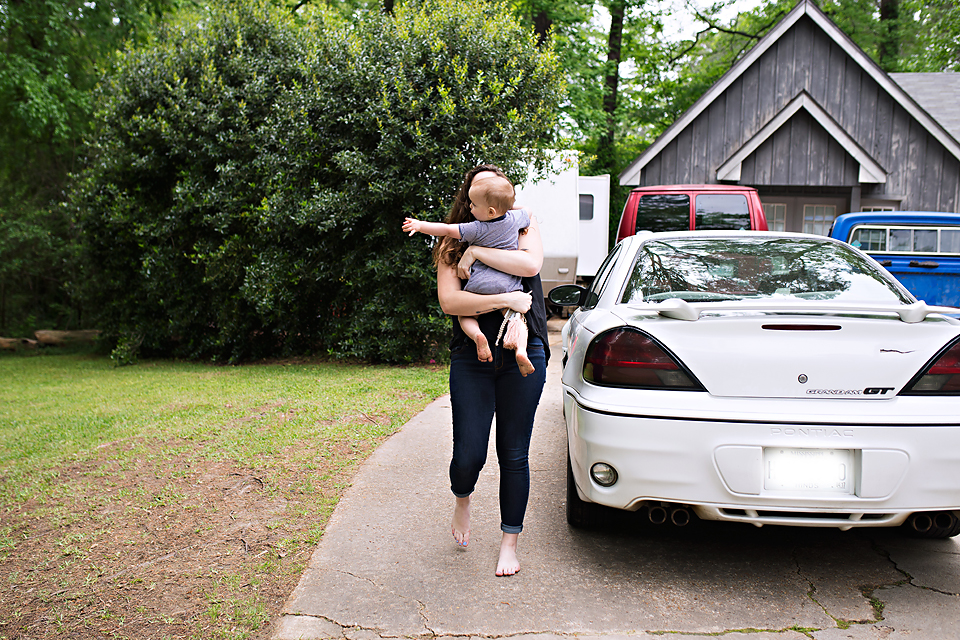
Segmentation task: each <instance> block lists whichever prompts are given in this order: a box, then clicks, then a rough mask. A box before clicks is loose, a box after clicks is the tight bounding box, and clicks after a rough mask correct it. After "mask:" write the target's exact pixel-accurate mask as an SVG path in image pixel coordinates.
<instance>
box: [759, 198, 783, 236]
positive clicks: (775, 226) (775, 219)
mask: <svg viewBox="0 0 960 640" xmlns="http://www.w3.org/2000/svg"><path fill="white" fill-rule="evenodd" d="M763 215H765V216H766V217H767V228H768V229H770V231H786V230H787V205H786V204H784V203H780V202H774V203H771V204H766V203H764V205H763Z"/></svg>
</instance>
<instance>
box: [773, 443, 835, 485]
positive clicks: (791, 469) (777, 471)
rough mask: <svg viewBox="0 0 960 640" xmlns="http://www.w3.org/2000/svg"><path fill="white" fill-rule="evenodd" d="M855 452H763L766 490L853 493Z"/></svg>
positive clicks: (791, 450)
mask: <svg viewBox="0 0 960 640" xmlns="http://www.w3.org/2000/svg"><path fill="white" fill-rule="evenodd" d="M853 453H854V452H853V450H852V449H788V448H785V447H767V448H764V450H763V472H764V473H763V488H764V489H765V490H767V491H804V492H812V493H841V494H842V493H853V489H854V480H853Z"/></svg>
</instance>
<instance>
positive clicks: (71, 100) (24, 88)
mask: <svg viewBox="0 0 960 640" xmlns="http://www.w3.org/2000/svg"><path fill="white" fill-rule="evenodd" d="M173 5H174V0H113V1H112V2H82V1H80V0H73V1H64V0H29V1H27V0H0V122H2V123H3V126H2V127H0V331H2V332H5V333H6V332H11V333H15V334H16V333H25V332H27V331H28V330H29V329H30V328H31V327H32V328H37V327H36V326H35V325H36V324H38V323H50V324H53V325H58V326H65V325H70V324H77V323H79V322H80V321H81V318H80V317H79V307H78V306H77V304H76V301H75V300H74V298H73V296H72V287H71V284H70V281H71V278H72V268H73V267H72V264H73V247H74V234H73V229H72V225H71V224H70V219H69V217H68V215H67V213H66V210H65V209H64V208H62V207H61V206H60V205H61V204H62V203H63V202H64V200H65V190H66V188H67V182H68V176H69V174H70V172H72V171H75V170H77V169H78V168H79V166H80V163H81V161H82V152H81V150H82V144H81V141H82V138H83V136H84V135H85V134H86V133H87V132H88V131H89V130H90V122H91V114H92V102H91V91H92V89H93V87H94V85H95V84H96V82H97V80H98V78H99V77H100V74H101V73H102V72H103V70H104V69H106V68H108V67H109V62H110V57H111V55H112V53H113V52H114V51H115V50H116V49H117V48H118V47H119V46H120V44H121V42H123V41H124V40H126V39H135V40H143V39H145V38H146V37H147V35H148V34H149V32H150V30H151V29H152V27H153V25H154V23H155V21H156V20H157V19H158V17H159V16H161V15H162V14H163V13H164V12H166V11H168V10H170V9H171V8H172V7H173Z"/></svg>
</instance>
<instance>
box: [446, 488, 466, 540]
mask: <svg viewBox="0 0 960 640" xmlns="http://www.w3.org/2000/svg"><path fill="white" fill-rule="evenodd" d="M450 532H451V533H452V534H453V539H454V540H456V541H457V544H458V545H460V546H461V547H465V546H467V545H468V544H470V496H467V497H466V498H457V506H455V507H454V508H453V522H451V523H450Z"/></svg>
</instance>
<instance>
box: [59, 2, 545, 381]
mask: <svg viewBox="0 0 960 640" xmlns="http://www.w3.org/2000/svg"><path fill="white" fill-rule="evenodd" d="M298 20H299V21H298ZM119 68H120V71H119V73H118V74H116V75H115V76H114V77H113V78H112V79H111V81H110V83H109V84H107V85H105V86H104V88H103V91H102V95H101V104H102V110H101V117H100V121H101V122H102V127H101V130H100V131H99V135H98V137H97V140H96V145H95V147H94V151H95V153H96V162H95V163H94V169H93V170H91V171H90V172H88V173H87V174H86V175H85V176H84V179H83V183H82V185H81V187H82V189H81V191H80V196H79V198H78V202H79V205H80V220H81V228H82V231H83V234H84V243H85V244H84V246H85V258H86V263H87V265H88V269H89V273H88V274H87V277H86V278H85V281H86V282H87V283H88V284H89V289H88V300H89V302H88V304H87V308H94V309H97V310H99V312H100V314H101V323H100V327H101V328H102V329H104V330H105V332H106V333H107V334H108V335H110V336H113V338H114V340H116V338H117V337H118V336H121V335H137V336H142V337H143V342H142V345H141V349H142V350H144V351H146V352H149V353H163V354H168V355H177V356H186V357H193V358H213V359H217V360H227V361H236V360H241V359H246V358H254V357H264V356H271V355H283V354H292V353H305V352H320V353H328V354H332V355H336V356H339V357H355V358H362V359H368V360H380V361H388V362H405V361H411V360H419V359H423V358H425V357H428V356H430V355H433V354H435V353H436V352H437V350H438V345H441V346H442V345H443V343H444V342H445V339H446V335H447V334H448V332H449V322H450V321H449V319H447V318H445V317H444V316H443V314H442V313H441V311H440V309H439V306H438V304H437V302H436V294H435V279H434V272H433V269H432V266H431V265H430V257H429V246H428V242H427V241H426V239H425V237H423V236H418V237H416V238H407V237H406V236H405V235H404V234H403V233H402V232H401V230H400V223H401V221H402V220H403V217H404V216H407V215H417V216H418V217H421V218H427V219H433V220H438V219H441V218H442V217H443V216H444V214H445V210H446V206H447V203H448V202H449V201H450V199H451V198H452V196H453V193H454V191H455V190H456V187H457V186H458V185H459V182H460V180H461V178H462V175H463V172H464V171H465V170H466V169H468V168H469V167H470V166H473V165H475V164H478V163H480V162H496V163H498V164H501V165H502V166H504V167H505V168H506V169H507V170H508V171H510V172H512V173H513V174H514V175H523V174H524V173H525V166H526V164H527V163H528V162H531V161H537V160H538V155H539V154H538V152H531V151H529V149H532V148H538V147H540V148H542V147H544V146H550V143H551V141H552V140H553V138H552V132H553V127H554V113H555V112H556V107H557V103H558V102H559V100H560V97H561V91H562V87H561V86H560V81H559V80H558V79H557V78H558V77H559V72H558V70H557V69H556V63H555V59H554V57H553V55H552V54H551V53H550V52H549V51H538V50H537V49H536V46H535V39H534V37H533V35H532V34H531V33H529V32H528V31H527V30H525V29H523V28H521V27H520V26H519V25H517V24H516V23H515V22H514V21H513V19H512V18H511V17H510V13H509V11H508V10H507V9H506V8H505V7H504V6H503V5H499V4H492V3H487V2H478V1H474V2H465V1H463V0H435V1H427V2H424V3H408V4H404V5H401V6H399V7H397V9H396V10H395V12H394V14H393V15H382V14H380V13H377V12H372V13H369V14H364V15H362V16H360V18H359V20H358V21H357V22H355V23H353V24H348V23H345V22H343V21H342V19H341V18H339V17H337V16H336V15H335V14H333V13H330V12H325V11H317V12H315V13H310V14H307V15H306V16H303V17H301V18H298V19H295V18H294V17H292V16H289V15H287V14H284V13H282V12H279V11H278V10H276V9H274V8H272V7H271V5H269V4H268V3H266V2H259V1H255V0H250V1H239V0H237V1H233V2H228V3H224V4H223V5H222V6H218V7H216V8H213V9H211V11H210V13H209V14H204V15H203V16H202V19H201V20H198V21H196V22H194V23H191V24H186V25H183V26H181V27H179V28H177V29H168V30H166V31H165V32H163V33H162V34H161V36H160V38H159V40H158V42H157V43H155V44H154V45H153V46H152V47H151V48H150V49H146V50H136V51H131V52H129V53H127V54H126V56H125V58H124V59H123V60H122V61H121V63H120V65H119ZM540 161H541V162H542V158H541V159H540Z"/></svg>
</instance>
